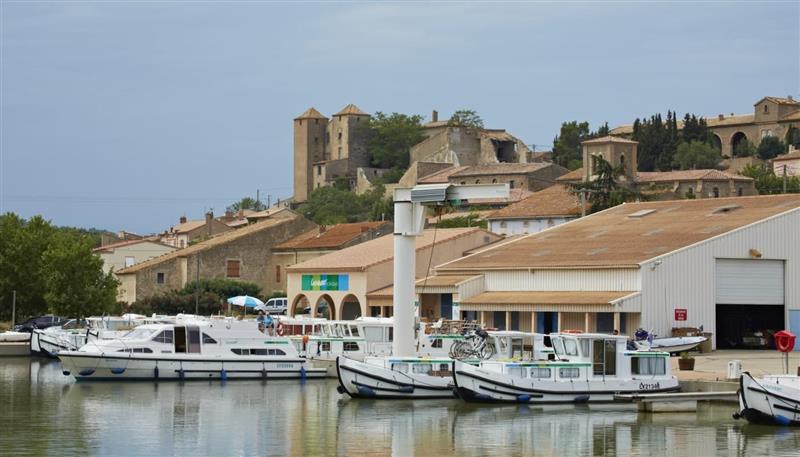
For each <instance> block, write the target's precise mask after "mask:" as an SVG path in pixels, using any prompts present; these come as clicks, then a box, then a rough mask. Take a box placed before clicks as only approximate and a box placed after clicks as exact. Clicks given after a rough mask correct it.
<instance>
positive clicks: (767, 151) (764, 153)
mask: <svg viewBox="0 0 800 457" xmlns="http://www.w3.org/2000/svg"><path fill="white" fill-rule="evenodd" d="M784 152H786V145H785V144H783V141H781V140H780V139H779V138H778V137H776V136H772V135H770V136H765V137H764V138H762V139H761V143H759V144H758V148H757V149H756V154H758V157H759V158H760V159H761V160H770V159H774V158H775V157H777V156H778V155H780V154H783V153H784Z"/></svg>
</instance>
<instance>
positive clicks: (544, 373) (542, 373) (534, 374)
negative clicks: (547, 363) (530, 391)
mask: <svg viewBox="0 0 800 457" xmlns="http://www.w3.org/2000/svg"><path fill="white" fill-rule="evenodd" d="M550 376H551V370H550V369H549V368H531V378H537V379H550Z"/></svg>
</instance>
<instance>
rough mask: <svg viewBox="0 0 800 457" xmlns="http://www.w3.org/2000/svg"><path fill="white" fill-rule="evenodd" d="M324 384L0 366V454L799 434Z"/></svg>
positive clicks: (485, 450) (412, 447)
mask: <svg viewBox="0 0 800 457" xmlns="http://www.w3.org/2000/svg"><path fill="white" fill-rule="evenodd" d="M335 387H336V384H335V382H333V381H331V382H316V381H313V382H308V383H307V384H305V385H303V386H300V385H298V383H297V382H296V381H269V382H261V381H244V382H230V383H227V384H224V385H223V384H220V383H219V382H218V381H210V382H191V383H185V384H179V383H160V384H153V383H82V384H76V383H75V382H74V381H73V380H71V379H70V378H68V377H65V376H63V375H62V374H61V368H60V365H59V363H58V362H57V361H55V362H53V361H42V360H31V359H28V358H19V359H3V360H0V405H3V409H4V412H3V414H0V449H2V453H3V454H9V455H13V454H35V455H117V456H125V455H163V454H175V455H297V456H300V455H337V456H351V455H395V456H412V455H418V456H428V455H460V456H480V455H543V456H549V455H553V456H555V455H558V456H565V455H569V456H599V455H618V456H627V455H630V456H636V455H665V456H697V455H721V456H745V455H772V456H781V455H785V456H789V455H792V456H793V455H797V449H800V430H793V429H781V428H774V427H754V426H750V425H744V424H743V423H741V422H737V421H734V420H733V419H731V417H730V414H731V413H732V412H733V409H734V408H733V406H732V405H727V404H717V405H706V406H703V407H702V408H701V409H700V410H699V411H698V412H697V413H691V414H656V415H641V414H639V413H638V412H637V411H636V410H635V409H633V408H631V407H630V406H621V407H620V406H597V407H595V406H592V407H586V406H583V407H572V406H540V407H528V406H513V405H512V406H496V405H473V404H464V403H460V402H458V401H448V400H436V401H428V402H408V401H353V400H342V399H341V397H340V396H339V394H338V393H336V390H335Z"/></svg>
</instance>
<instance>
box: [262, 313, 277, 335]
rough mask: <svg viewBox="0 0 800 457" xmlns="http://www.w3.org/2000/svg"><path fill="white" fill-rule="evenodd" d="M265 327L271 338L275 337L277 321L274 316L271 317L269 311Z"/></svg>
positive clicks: (265, 317) (265, 319) (265, 318)
mask: <svg viewBox="0 0 800 457" xmlns="http://www.w3.org/2000/svg"><path fill="white" fill-rule="evenodd" d="M264 325H266V327H267V331H268V332H269V336H275V321H274V320H273V319H272V316H270V315H269V311H267V315H266V316H264Z"/></svg>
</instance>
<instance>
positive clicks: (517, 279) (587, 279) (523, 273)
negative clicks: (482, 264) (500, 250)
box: [486, 268, 639, 291]
mask: <svg viewBox="0 0 800 457" xmlns="http://www.w3.org/2000/svg"><path fill="white" fill-rule="evenodd" d="M486 290H490V291H494V290H498V291H528V290H548V291H564V290H565V291H581V290H602V291H625V290H631V291H633V290H639V270H638V269H633V268H624V269H623V268H618V269H608V268H607V269H592V270H588V269H587V270H533V271H532V272H531V271H528V270H511V271H487V272H486Z"/></svg>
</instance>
